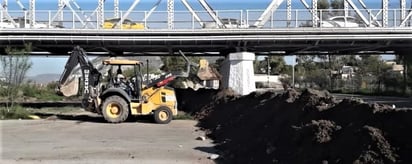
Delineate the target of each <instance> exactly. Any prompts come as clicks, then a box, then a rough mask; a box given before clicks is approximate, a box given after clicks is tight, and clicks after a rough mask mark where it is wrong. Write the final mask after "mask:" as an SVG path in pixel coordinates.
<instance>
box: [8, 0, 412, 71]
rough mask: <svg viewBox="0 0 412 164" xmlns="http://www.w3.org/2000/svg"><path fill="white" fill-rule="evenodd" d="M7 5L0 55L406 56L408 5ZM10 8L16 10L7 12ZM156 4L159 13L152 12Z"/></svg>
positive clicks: (395, 0)
mask: <svg viewBox="0 0 412 164" xmlns="http://www.w3.org/2000/svg"><path fill="white" fill-rule="evenodd" d="M12 1H13V0H3V3H2V5H1V6H0V10H1V12H0V17H1V19H0V52H3V53H4V49H5V47H7V46H15V47H18V46H23V45H24V44H25V43H31V44H32V45H33V52H32V53H31V55H67V52H68V51H70V50H71V49H72V48H73V46H74V45H80V46H82V47H83V48H85V49H86V50H87V51H88V52H89V53H91V54H94V55H104V56H107V55H130V56H135V55H146V56H147V55H171V54H173V53H174V52H176V51H177V50H182V51H184V52H186V54H189V55H208V56H210V55H220V56H227V55H228V54H230V53H235V52H253V53H246V54H245V53H240V54H241V55H235V56H233V57H232V59H234V60H252V58H251V57H245V56H248V55H251V54H253V55H252V56H254V54H257V55H259V54H263V55H299V54H402V55H407V52H410V50H412V48H411V45H412V26H411V23H412V19H411V16H412V2H411V1H410V0H391V1H389V0H380V1H373V2H371V1H367V2H366V1H363V0H343V4H341V5H342V6H341V9H321V8H318V7H319V6H318V2H317V0H311V1H310V0H300V1H292V0H271V1H268V2H267V4H266V8H261V9H254V8H250V9H231V10H227V9H225V10H215V9H213V6H212V5H211V4H209V3H208V2H207V1H206V0H197V5H198V6H199V5H200V6H201V7H202V8H200V9H198V8H195V6H196V4H194V3H196V2H194V1H190V2H189V1H187V0H179V1H178V0H167V1H166V0H165V1H166V2H165V3H163V2H162V0H158V1H156V2H153V4H152V7H151V8H149V9H148V10H147V11H140V10H136V7H137V6H139V4H140V0H133V1H132V2H131V4H126V5H127V8H121V6H122V4H123V6H124V5H125V4H124V3H126V2H122V1H120V0H113V1H106V0H96V1H97V3H96V6H94V10H93V9H92V10H83V8H84V7H81V5H82V4H80V3H77V2H76V1H75V0H58V2H56V4H54V5H56V7H55V9H53V10H38V8H40V7H39V6H36V4H38V3H39V2H41V1H40V0H37V1H36V0H27V2H28V3H26V5H27V4H28V7H26V6H25V4H24V3H22V2H21V1H20V0H14V1H13V2H12ZM308 1H310V2H308ZM129 2H130V1H129ZM175 2H176V3H175ZM12 3H15V4H14V6H19V8H20V9H11V7H10V6H12ZM162 5H164V6H166V10H159V9H158V8H159V6H160V7H161V6H162ZM175 5H176V6H175ZM179 5H180V9H179V10H177V9H176V8H178V6H179ZM164 6H163V7H164ZM409 6H411V7H409ZM214 7H216V6H214ZM91 8H93V7H91ZM112 18H113V19H112ZM237 54H239V53H237ZM229 56H230V55H229ZM228 59H230V57H228ZM245 77H246V76H245Z"/></svg>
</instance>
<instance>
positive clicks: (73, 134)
mask: <svg viewBox="0 0 412 164" xmlns="http://www.w3.org/2000/svg"><path fill="white" fill-rule="evenodd" d="M196 123H197V122H196V121H192V120H173V121H172V122H171V123H170V124H167V125H159V124H154V123H142V122H126V123H121V124H108V123H104V122H103V121H100V119H98V118H97V119H90V121H84V120H77V121H76V120H59V119H57V120H7V121H0V127H1V133H2V136H1V137H2V138H1V141H2V143H1V148H2V149H1V159H2V162H0V163H214V162H213V161H211V160H209V159H207V158H208V157H209V156H210V153H212V152H214V150H213V149H212V146H213V145H212V144H211V142H210V141H209V140H206V141H200V140H196V138H197V137H198V136H202V135H204V134H203V132H202V131H198V130H197V128H196V127H195V125H196Z"/></svg>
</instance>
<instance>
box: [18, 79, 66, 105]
mask: <svg viewBox="0 0 412 164" xmlns="http://www.w3.org/2000/svg"><path fill="white" fill-rule="evenodd" d="M56 87H57V82H52V83H49V84H47V85H45V86H43V85H38V84H30V83H26V84H23V85H22V88H21V90H22V92H23V96H24V97H30V98H35V99H36V100H43V101H61V100H63V97H61V96H58V95H57V94H56V91H55V89H56Z"/></svg>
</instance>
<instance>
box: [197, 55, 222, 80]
mask: <svg viewBox="0 0 412 164" xmlns="http://www.w3.org/2000/svg"><path fill="white" fill-rule="evenodd" d="M197 77H199V79H200V80H220V78H221V75H220V73H219V72H218V71H217V70H216V69H215V68H212V67H210V66H209V62H208V61H207V60H205V59H200V61H199V70H198V71H197Z"/></svg>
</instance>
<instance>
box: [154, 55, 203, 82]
mask: <svg viewBox="0 0 412 164" xmlns="http://www.w3.org/2000/svg"><path fill="white" fill-rule="evenodd" d="M188 59H189V62H192V63H199V60H200V58H199V57H188ZM161 60H162V62H163V66H162V67H161V68H160V70H162V71H164V72H172V73H175V74H179V73H181V72H185V71H186V69H187V67H186V64H190V63H186V61H185V60H184V59H183V57H181V56H165V57H161ZM197 72H198V68H194V67H190V72H189V77H187V78H178V79H176V80H174V81H173V82H172V83H171V86H174V87H176V88H181V87H183V86H182V81H184V80H186V79H189V80H190V81H193V82H200V79H199V78H198V77H197V75H196V73H197Z"/></svg>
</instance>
